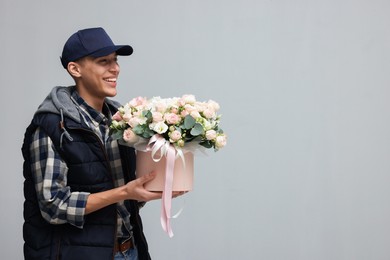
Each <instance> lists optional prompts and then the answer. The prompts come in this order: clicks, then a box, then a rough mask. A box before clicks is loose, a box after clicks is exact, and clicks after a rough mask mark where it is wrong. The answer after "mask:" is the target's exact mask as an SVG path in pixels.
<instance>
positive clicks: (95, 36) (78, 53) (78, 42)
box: [61, 27, 133, 69]
mask: <svg viewBox="0 0 390 260" xmlns="http://www.w3.org/2000/svg"><path fill="white" fill-rule="evenodd" d="M113 52H116V54H117V55H121V56H128V55H131V54H132V53H133V48H132V47H131V46H130V45H115V44H114V43H113V42H112V40H111V38H110V36H108V34H107V33H106V31H105V30H104V29H103V28H101V27H97V28H88V29H83V30H80V31H78V32H76V33H74V34H72V36H70V37H69V39H68V40H67V41H66V43H65V45H64V49H63V51H62V56H61V63H62V66H63V67H64V68H65V69H66V68H67V67H68V63H69V62H71V61H76V60H78V59H81V58H83V57H86V56H91V57H95V58H98V57H102V56H106V55H109V54H111V53H113Z"/></svg>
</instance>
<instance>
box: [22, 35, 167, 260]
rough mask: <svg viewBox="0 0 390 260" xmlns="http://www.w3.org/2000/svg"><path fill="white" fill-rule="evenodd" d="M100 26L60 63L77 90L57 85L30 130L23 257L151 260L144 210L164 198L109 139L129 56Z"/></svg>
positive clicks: (78, 38) (76, 39) (70, 44)
mask: <svg viewBox="0 0 390 260" xmlns="http://www.w3.org/2000/svg"><path fill="white" fill-rule="evenodd" d="M132 52H133V49H132V47H131V46H129V45H115V44H114V43H113V42H112V40H111V39H110V37H109V36H108V35H107V33H106V32H105V31H104V29H102V28H89V29H84V30H80V31H78V32H76V33H74V34H73V35H72V36H71V37H70V38H69V39H68V40H67V42H66V43H65V45H64V49H63V52H62V56H61V63H62V65H63V67H64V68H65V69H66V70H67V71H68V73H69V74H70V76H71V77H72V78H73V79H74V81H75V85H74V86H70V87H55V88H53V89H52V91H51V93H50V94H49V95H48V96H47V98H46V99H45V100H44V101H43V102H42V104H41V105H40V106H39V108H38V110H37V111H36V112H35V114H34V117H33V119H32V122H31V124H30V125H29V127H28V128H27V130H26V133H25V138H24V143H23V147H22V152H23V157H24V160H25V161H24V177H25V182H24V195H25V203H24V218H25V223H24V226H23V236H24V241H25V244H24V255H25V259H36V260H38V259H39V260H42V259H63V260H67V259H69V260H70V259H71V260H77V259H80V260H81V259H82V260H86V259H87V260H88V259H94V260H95V259H99V260H100V259H101V260H103V259H104V260H108V259H150V256H149V253H148V246H147V243H146V239H145V237H144V234H143V231H142V223H141V218H140V216H139V207H140V205H142V203H143V202H145V201H150V200H153V199H158V198H160V197H161V194H158V193H153V192H149V191H147V190H146V189H145V188H144V183H146V182H147V181H149V180H151V179H153V178H154V175H153V173H151V174H149V175H147V176H145V177H141V178H138V179H135V152H134V149H133V148H129V147H124V146H119V145H118V143H117V141H115V140H112V139H111V138H110V135H109V124H110V121H111V116H112V115H113V114H114V113H115V112H116V111H117V108H118V107H119V106H120V104H118V103H117V102H115V101H112V100H110V99H108V98H111V97H114V96H115V95H116V94H117V89H116V87H117V80H118V76H119V72H120V68H119V64H118V60H117V56H118V55H121V56H128V55H131V54H132Z"/></svg>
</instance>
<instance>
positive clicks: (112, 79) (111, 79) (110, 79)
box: [104, 78, 116, 82]
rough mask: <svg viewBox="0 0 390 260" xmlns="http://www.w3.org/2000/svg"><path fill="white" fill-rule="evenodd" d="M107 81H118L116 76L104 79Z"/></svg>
mask: <svg viewBox="0 0 390 260" xmlns="http://www.w3.org/2000/svg"><path fill="white" fill-rule="evenodd" d="M104 80H105V81H108V82H116V78H109V79H104Z"/></svg>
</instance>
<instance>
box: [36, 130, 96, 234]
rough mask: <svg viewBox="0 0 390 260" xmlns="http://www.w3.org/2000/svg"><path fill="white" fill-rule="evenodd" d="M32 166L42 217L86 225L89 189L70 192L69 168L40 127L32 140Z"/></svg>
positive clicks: (54, 221)
mask: <svg viewBox="0 0 390 260" xmlns="http://www.w3.org/2000/svg"><path fill="white" fill-rule="evenodd" d="M30 154H31V170H32V174H33V177H34V181H35V189H36V192H37V196H38V202H39V207H40V210H41V214H42V216H43V218H44V219H45V220H46V221H47V222H49V223H51V224H64V223H69V224H71V225H74V226H76V227H78V228H82V227H83V225H84V213H85V206H86V204H87V199H88V196H89V193H87V192H71V190H70V187H69V186H67V173H68V168H67V166H66V164H65V162H64V161H63V160H62V159H61V157H60V155H59V154H58V152H57V151H56V150H55V148H54V146H53V144H52V141H51V139H50V138H49V137H48V136H47V135H46V133H45V132H44V131H41V130H40V128H38V129H37V130H36V131H35V133H34V135H33V139H32V142H31V144H30Z"/></svg>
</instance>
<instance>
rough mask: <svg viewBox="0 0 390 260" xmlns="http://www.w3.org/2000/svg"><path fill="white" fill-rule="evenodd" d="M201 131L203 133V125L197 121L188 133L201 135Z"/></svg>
mask: <svg viewBox="0 0 390 260" xmlns="http://www.w3.org/2000/svg"><path fill="white" fill-rule="evenodd" d="M203 133H204V130H203V126H202V125H201V124H199V123H196V124H195V125H194V127H193V128H192V129H191V132H190V134H191V135H193V136H198V135H201V134H203Z"/></svg>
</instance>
